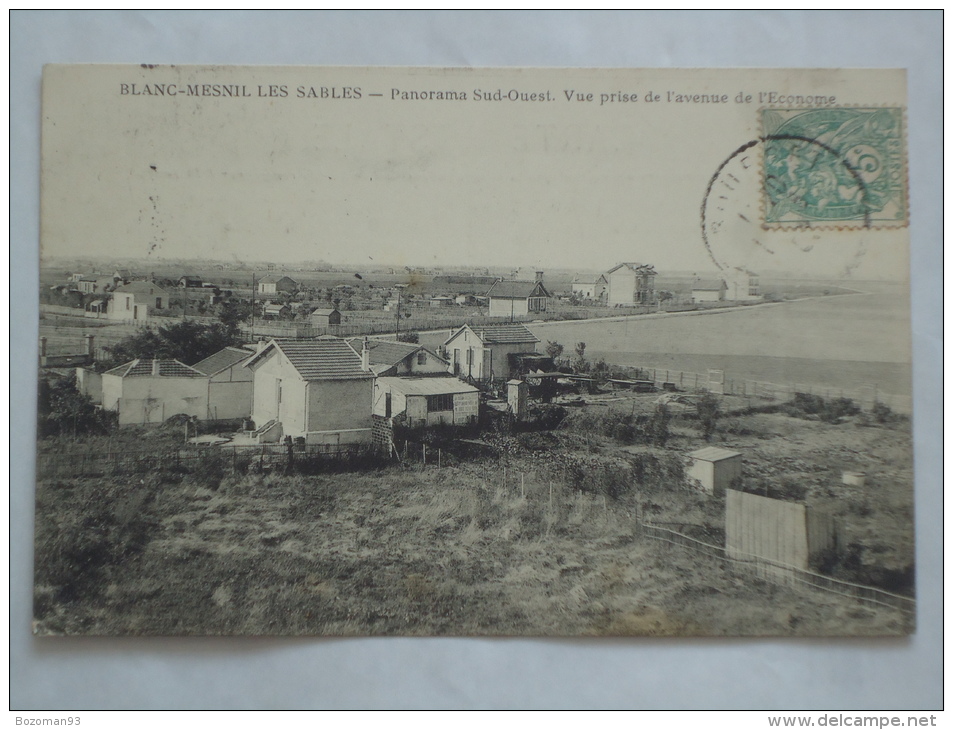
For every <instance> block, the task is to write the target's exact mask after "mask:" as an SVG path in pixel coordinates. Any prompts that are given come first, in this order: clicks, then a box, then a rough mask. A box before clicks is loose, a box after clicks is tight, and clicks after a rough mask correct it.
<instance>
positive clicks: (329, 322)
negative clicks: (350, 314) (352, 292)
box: [308, 309, 341, 329]
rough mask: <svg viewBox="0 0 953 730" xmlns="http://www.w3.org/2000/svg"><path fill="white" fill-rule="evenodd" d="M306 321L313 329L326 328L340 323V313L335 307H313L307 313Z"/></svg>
mask: <svg viewBox="0 0 953 730" xmlns="http://www.w3.org/2000/svg"><path fill="white" fill-rule="evenodd" d="M308 321H309V322H310V323H311V326H312V327H314V328H315V329H327V328H328V327H336V326H337V325H339V324H341V313H340V312H339V311H338V310H337V309H315V310H314V311H313V312H311V314H310V315H308Z"/></svg>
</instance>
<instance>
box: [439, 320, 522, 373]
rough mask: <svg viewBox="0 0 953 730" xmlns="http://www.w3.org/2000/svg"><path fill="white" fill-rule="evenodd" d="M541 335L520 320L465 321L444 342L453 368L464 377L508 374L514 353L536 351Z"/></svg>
mask: <svg viewBox="0 0 953 730" xmlns="http://www.w3.org/2000/svg"><path fill="white" fill-rule="evenodd" d="M538 343H539V338H538V337H537V336H536V335H534V334H533V333H532V332H530V331H529V330H528V329H527V328H526V327H525V325H522V324H519V323H511V324H494V325H472V326H471V325H468V324H466V325H463V327H460V328H459V329H458V330H455V331H454V332H453V333H452V334H451V335H450V337H449V338H448V339H447V340H446V342H445V343H444V349H445V351H446V353H447V357H448V358H449V360H450V362H449V369H450V372H451V373H453V374H454V375H456V376H457V377H460V378H466V379H472V380H493V379H498V378H508V377H509V374H510V372H511V370H512V369H513V363H512V362H511V358H510V355H516V354H520V353H530V352H536V345H537V344H538Z"/></svg>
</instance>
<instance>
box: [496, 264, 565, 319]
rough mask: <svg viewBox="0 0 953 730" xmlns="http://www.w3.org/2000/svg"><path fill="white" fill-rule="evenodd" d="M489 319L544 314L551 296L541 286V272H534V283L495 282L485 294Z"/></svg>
mask: <svg viewBox="0 0 953 730" xmlns="http://www.w3.org/2000/svg"><path fill="white" fill-rule="evenodd" d="M486 296H487V299H489V302H490V308H489V315H490V316H491V317H521V316H526V315H528V314H532V313H534V312H545V311H546V303H547V302H548V301H549V299H550V297H552V295H551V294H550V293H549V292H548V291H547V290H546V287H545V286H543V272H542V271H537V272H536V281H502V280H501V281H497V282H496V283H495V284H493V286H491V287H490V289H489V291H488V292H487V293H486Z"/></svg>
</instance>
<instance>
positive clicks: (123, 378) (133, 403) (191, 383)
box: [102, 359, 208, 425]
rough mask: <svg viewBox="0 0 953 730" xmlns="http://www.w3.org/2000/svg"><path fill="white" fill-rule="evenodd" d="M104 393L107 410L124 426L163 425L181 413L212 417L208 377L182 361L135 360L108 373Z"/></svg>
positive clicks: (105, 376)
mask: <svg viewBox="0 0 953 730" xmlns="http://www.w3.org/2000/svg"><path fill="white" fill-rule="evenodd" d="M102 393H103V408H104V409H105V410H107V411H118V412H119V424H120V425H125V424H132V423H162V422H163V421H165V420H166V419H167V418H169V417H170V416H175V415H177V414H179V413H184V414H185V415H187V416H195V417H196V418H199V419H205V418H207V417H208V381H207V378H206V376H205V374H204V373H202V372H200V371H198V370H196V369H195V368H192V367H189V366H188V365H185V364H183V363H181V362H179V361H178V360H141V359H140V360H132V361H130V362H127V363H125V364H124V365H120V366H119V367H115V368H113V369H112V370H107V371H106V372H105V373H103V380H102Z"/></svg>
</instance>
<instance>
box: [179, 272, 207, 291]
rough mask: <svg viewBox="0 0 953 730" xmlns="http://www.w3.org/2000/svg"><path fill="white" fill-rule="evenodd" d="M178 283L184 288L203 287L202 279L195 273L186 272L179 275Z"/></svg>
mask: <svg viewBox="0 0 953 730" xmlns="http://www.w3.org/2000/svg"><path fill="white" fill-rule="evenodd" d="M176 284H177V286H179V287H180V288H182V289H201V288H202V279H201V278H200V277H198V276H195V275H194V274H185V275H184V276H180V277H179V280H178V282H176Z"/></svg>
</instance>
